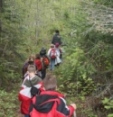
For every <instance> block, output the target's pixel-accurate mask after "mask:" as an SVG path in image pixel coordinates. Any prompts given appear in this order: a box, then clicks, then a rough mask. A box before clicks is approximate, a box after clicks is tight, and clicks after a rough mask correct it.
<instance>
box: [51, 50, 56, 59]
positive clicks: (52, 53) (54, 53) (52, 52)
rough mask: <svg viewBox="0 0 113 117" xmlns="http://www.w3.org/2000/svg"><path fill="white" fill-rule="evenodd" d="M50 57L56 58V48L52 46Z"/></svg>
mask: <svg viewBox="0 0 113 117" xmlns="http://www.w3.org/2000/svg"><path fill="white" fill-rule="evenodd" d="M50 58H51V59H55V58H56V49H55V48H52V49H51V51H50Z"/></svg>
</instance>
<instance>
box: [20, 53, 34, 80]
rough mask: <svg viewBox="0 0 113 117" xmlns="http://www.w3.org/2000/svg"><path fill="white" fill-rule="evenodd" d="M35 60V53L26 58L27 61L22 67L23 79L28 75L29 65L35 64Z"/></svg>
mask: <svg viewBox="0 0 113 117" xmlns="http://www.w3.org/2000/svg"><path fill="white" fill-rule="evenodd" d="M34 60H35V56H34V55H30V56H29V58H28V60H26V62H25V63H24V65H23V67H22V76H23V79H24V78H25V77H26V72H27V67H28V65H32V64H34Z"/></svg>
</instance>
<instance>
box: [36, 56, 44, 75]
mask: <svg viewBox="0 0 113 117" xmlns="http://www.w3.org/2000/svg"><path fill="white" fill-rule="evenodd" d="M34 63H35V65H36V68H37V73H36V74H37V75H39V76H40V77H42V74H41V71H42V62H41V59H40V54H36V59H35V60H34Z"/></svg>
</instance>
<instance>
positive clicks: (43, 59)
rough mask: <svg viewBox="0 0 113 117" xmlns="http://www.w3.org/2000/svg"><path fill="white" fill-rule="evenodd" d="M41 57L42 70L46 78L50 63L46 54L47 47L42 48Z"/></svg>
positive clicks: (43, 76)
mask: <svg viewBox="0 0 113 117" xmlns="http://www.w3.org/2000/svg"><path fill="white" fill-rule="evenodd" d="M40 57H41V58H40V59H41V63H42V70H41V75H42V79H44V78H45V76H46V70H47V68H48V66H49V64H50V60H49V58H48V57H47V55H46V49H45V48H42V49H41V51H40Z"/></svg>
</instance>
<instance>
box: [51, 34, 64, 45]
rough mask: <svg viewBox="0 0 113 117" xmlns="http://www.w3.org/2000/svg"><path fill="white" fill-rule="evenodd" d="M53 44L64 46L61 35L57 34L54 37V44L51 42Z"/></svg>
mask: <svg viewBox="0 0 113 117" xmlns="http://www.w3.org/2000/svg"><path fill="white" fill-rule="evenodd" d="M51 43H52V44H54V45H55V44H56V43H59V44H60V45H61V44H62V41H61V37H60V35H59V34H57V33H56V34H55V35H54V36H53V39H52V42H51Z"/></svg>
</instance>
